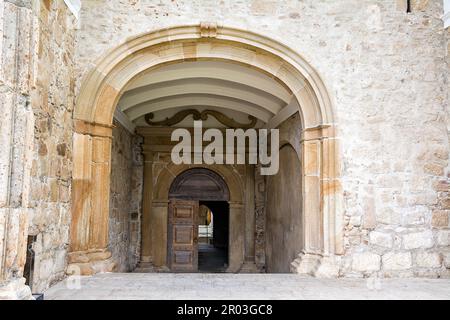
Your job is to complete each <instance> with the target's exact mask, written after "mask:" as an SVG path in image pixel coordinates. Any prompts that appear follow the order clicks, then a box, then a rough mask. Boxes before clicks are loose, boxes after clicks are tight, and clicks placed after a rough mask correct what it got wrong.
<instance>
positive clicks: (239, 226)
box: [227, 202, 245, 272]
mask: <svg viewBox="0 0 450 320" xmlns="http://www.w3.org/2000/svg"><path fill="white" fill-rule="evenodd" d="M229 204H230V222H229V228H230V230H229V235H230V238H229V247H228V252H229V259H228V260H229V261H228V265H229V266H228V269H227V272H239V271H240V270H241V268H242V264H243V263H244V255H245V245H244V243H245V238H244V226H245V215H244V205H243V204H242V203H235V202H230V203H229Z"/></svg>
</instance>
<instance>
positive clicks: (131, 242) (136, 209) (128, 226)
mask: <svg viewBox="0 0 450 320" xmlns="http://www.w3.org/2000/svg"><path fill="white" fill-rule="evenodd" d="M139 143H140V140H139V138H138V137H137V136H135V135H132V134H131V133H130V132H129V131H127V130H126V129H125V128H124V127H123V126H122V125H120V124H119V123H117V122H115V127H114V129H113V142H112V150H111V196H110V215H109V247H108V248H109V249H110V251H111V253H112V257H113V260H114V262H115V263H116V271H118V272H127V271H132V270H133V269H134V268H135V267H136V264H137V263H138V262H139V257H140V219H141V204H142V201H141V199H142V179H143V171H142V170H143V166H142V160H141V156H140V152H141V150H140V148H139Z"/></svg>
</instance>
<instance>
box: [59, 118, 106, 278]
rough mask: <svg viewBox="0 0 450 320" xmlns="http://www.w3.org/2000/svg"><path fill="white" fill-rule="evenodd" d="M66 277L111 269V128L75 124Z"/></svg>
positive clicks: (76, 122)
mask: <svg viewBox="0 0 450 320" xmlns="http://www.w3.org/2000/svg"><path fill="white" fill-rule="evenodd" d="M75 131H76V132H75V133H74V168H73V182H72V224H71V244H70V253H69V266H68V268H67V273H68V274H82V275H88V274H94V273H99V272H110V271H112V270H113V269H114V262H113V260H112V259H111V253H110V252H109V251H108V249H107V246H108V216H109V192H110V170H111V163H110V159H111V127H107V126H104V125H96V124H91V123H86V122H82V121H77V120H76V121H75Z"/></svg>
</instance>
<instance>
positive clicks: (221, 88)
mask: <svg viewBox="0 0 450 320" xmlns="http://www.w3.org/2000/svg"><path fill="white" fill-rule="evenodd" d="M188 109H189V110H190V109H196V110H198V111H204V110H214V111H218V112H220V113H222V114H224V115H226V116H227V117H229V118H232V119H234V120H235V121H238V122H240V123H247V122H248V121H249V120H248V119H249V118H248V116H249V115H250V116H253V117H255V118H256V119H257V120H258V121H257V124H256V127H264V126H270V125H271V126H272V127H273V126H274V125H277V124H279V123H280V121H282V120H284V119H285V118H287V117H289V116H290V115H292V114H293V113H295V112H296V111H297V110H298V104H297V101H296V100H295V98H293V95H292V92H290V90H289V89H288V88H287V87H285V86H284V85H283V84H282V83H280V82H279V81H277V80H276V79H274V78H272V77H270V76H268V75H266V74H264V73H262V72H260V71H258V70H257V69H254V68H250V67H248V66H245V65H240V64H236V63H230V62H224V61H192V62H181V63H177V64H171V65H167V66H163V67H161V68H158V69H156V70H152V71H149V72H146V73H144V74H142V75H141V76H139V77H138V78H136V79H134V80H133V81H131V82H130V83H129V85H128V86H127V89H126V90H125V92H124V94H123V96H122V97H121V99H120V101H119V104H118V108H117V111H116V118H117V119H118V120H119V121H121V122H122V123H123V124H126V126H127V127H128V128H129V129H130V130H131V129H133V128H134V127H135V126H146V125H148V124H147V123H146V121H145V119H144V117H145V115H147V114H149V113H152V114H153V118H152V121H156V122H157V121H161V120H164V119H166V118H170V117H172V116H174V115H175V114H176V113H178V112H180V111H182V110H188ZM191 125H192V116H190V117H186V119H184V120H183V121H181V122H180V123H178V124H177V125H176V126H183V127H184V126H191ZM204 126H209V127H223V126H224V125H223V124H221V123H219V122H218V121H217V120H216V119H214V118H213V117H208V120H207V121H206V122H205V123H204Z"/></svg>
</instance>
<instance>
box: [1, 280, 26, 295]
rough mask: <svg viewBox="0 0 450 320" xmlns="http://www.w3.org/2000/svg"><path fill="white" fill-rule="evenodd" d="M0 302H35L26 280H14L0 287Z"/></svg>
mask: <svg viewBox="0 0 450 320" xmlns="http://www.w3.org/2000/svg"><path fill="white" fill-rule="evenodd" d="M0 300H34V298H33V295H32V294H31V290H30V287H29V286H27V285H25V278H20V279H14V280H11V281H9V282H7V283H6V284H4V285H0Z"/></svg>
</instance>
